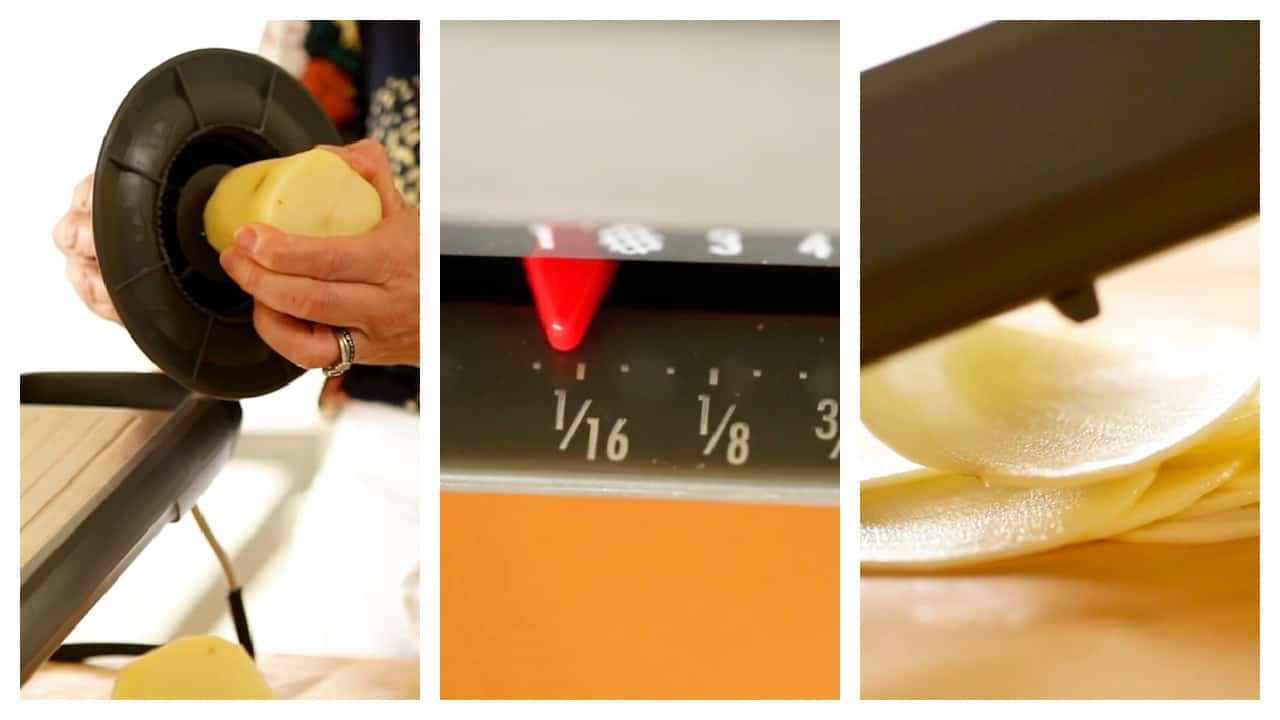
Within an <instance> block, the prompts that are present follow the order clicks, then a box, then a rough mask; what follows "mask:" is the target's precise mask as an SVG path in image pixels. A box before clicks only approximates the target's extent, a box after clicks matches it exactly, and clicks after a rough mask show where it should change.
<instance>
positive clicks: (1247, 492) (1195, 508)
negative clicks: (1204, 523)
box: [1173, 456, 1262, 520]
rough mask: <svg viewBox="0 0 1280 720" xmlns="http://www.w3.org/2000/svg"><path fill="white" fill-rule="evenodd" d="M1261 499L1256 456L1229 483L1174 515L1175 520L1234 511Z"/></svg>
mask: <svg viewBox="0 0 1280 720" xmlns="http://www.w3.org/2000/svg"><path fill="white" fill-rule="evenodd" d="M1261 497H1262V488H1261V483H1260V482H1259V463H1258V458H1257V456H1255V457H1254V458H1253V461H1252V462H1251V463H1250V464H1248V465H1246V466H1245V467H1242V468H1241V469H1240V471H1239V472H1237V473H1236V474H1235V475H1234V476H1232V477H1231V478H1230V479H1229V480H1227V482H1225V483H1223V484H1222V485H1221V486H1220V487H1218V488H1217V489H1216V490H1214V491H1213V492H1211V493H1208V494H1207V495H1205V496H1204V497H1202V498H1200V499H1199V500H1196V501H1195V502H1194V503H1192V504H1191V505H1190V506H1188V507H1186V508H1184V509H1183V510H1182V511H1181V512H1179V513H1178V514H1177V515H1174V516H1173V519H1177V520H1187V519H1190V518H1196V517H1201V516H1204V515H1213V514H1215V513H1220V512H1224V511H1226V510H1234V509H1236V508H1242V507H1244V506H1246V505H1254V504H1257V503H1258V502H1259V501H1260V500H1261Z"/></svg>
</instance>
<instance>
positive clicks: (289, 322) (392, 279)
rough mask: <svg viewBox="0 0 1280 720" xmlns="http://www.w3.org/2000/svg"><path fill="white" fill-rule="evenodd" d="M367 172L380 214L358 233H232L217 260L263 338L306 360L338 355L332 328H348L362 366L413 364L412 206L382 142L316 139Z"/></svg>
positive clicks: (325, 362) (312, 363)
mask: <svg viewBox="0 0 1280 720" xmlns="http://www.w3.org/2000/svg"><path fill="white" fill-rule="evenodd" d="M321 147H323V148H325V149H326V150H329V151H331V152H334V153H337V154H338V155H339V156H340V157H342V158H343V159H344V160H346V161H347V164H349V165H350V166H351V167H352V168H353V169H354V170H355V171H356V172H358V173H359V174H360V175H361V176H362V177H363V178H365V179H366V180H368V181H369V182H370V183H371V184H372V185H373V187H374V188H375V189H376V190H377V191H378V196H379V198H381V200H382V222H381V223H379V224H378V226H377V227H375V228H374V229H373V230H372V231H370V232H369V233H367V234H365V235H357V236H351V237H330V238H318V237H303V236H298V235H289V234H287V233H284V232H282V231H280V230H278V229H276V228H274V227H271V226H269V225H259V224H250V225H246V226H244V227H243V228H240V229H239V230H237V231H236V235H235V241H236V242H235V245H233V246H231V247H230V248H228V249H227V250H226V252H224V253H222V267H223V269H225V270H226V271H227V274H228V275H230V276H231V278H232V279H233V280H235V281H236V283H237V284H238V285H240V287H241V288H243V289H244V291H245V292H247V293H249V294H250V295H252V296H253V298H254V300H255V302H254V311H253V324H254V327H255V328H256V329H257V331H258V334H259V335H260V336H261V337H262V339H263V341H264V342H266V343H267V345H269V346H271V348H272V349H274V350H275V351H276V352H278V353H280V354H281V355H283V356H284V357H285V358H287V359H288V360H290V361H291V362H293V363H294V364H295V365H298V366H299V367H304V368H322V367H328V366H330V365H333V364H335V363H337V362H338V360H339V352H338V341H337V339H336V338H335V336H334V334H333V330H332V328H339V327H340V328H346V329H347V330H348V331H349V332H350V333H351V337H352V339H353V340H355V346H356V362H357V363H359V364H361V365H414V366H417V365H418V364H419V356H418V339H419V326H418V318H419V303H418V294H419V288H418V251H419V235H420V228H419V221H418V211H417V209H416V208H413V207H411V206H410V205H409V204H408V203H407V202H405V199H404V197H403V196H402V195H401V194H400V192H399V191H398V190H396V187H395V182H394V180H393V179H392V175H391V165H390V163H389V162H388V161H387V154H386V151H385V150H384V149H383V147H382V145H380V144H379V143H377V142H376V141H373V140H361V141H360V142H357V143H354V144H352V145H349V146H347V147H337V146H332V145H322V146H321Z"/></svg>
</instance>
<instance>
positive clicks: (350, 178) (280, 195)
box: [204, 148, 382, 252]
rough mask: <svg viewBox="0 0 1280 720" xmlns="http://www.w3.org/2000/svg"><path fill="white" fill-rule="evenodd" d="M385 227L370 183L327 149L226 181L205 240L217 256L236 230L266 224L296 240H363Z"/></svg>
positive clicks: (238, 172)
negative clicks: (344, 237)
mask: <svg viewBox="0 0 1280 720" xmlns="http://www.w3.org/2000/svg"><path fill="white" fill-rule="evenodd" d="M381 221H382V201H381V200H380V199H379V197H378V192H377V191H376V190H374V188H373V186H372V185H370V184H369V182H368V181H367V180H365V179H364V178H362V177H360V174H359V173H357V172H356V171H355V170H353V169H352V168H351V166H350V165H348V164H347V162H346V161H345V160H343V159H342V158H341V157H339V156H338V155H336V154H335V153H332V152H330V151H328V150H325V149H323V148H313V149H311V150H308V151H306V152H302V153H298V154H296V155H289V156H287V157H282V158H275V159H272V160H262V161H260V162H255V163H249V164H248V165H241V166H240V167H238V168H235V169H234V170H232V171H231V172H229V173H227V174H226V175H225V176H223V178H222V180H220V181H219V182H218V185H217V187H215V188H214V190H213V194H212V195H211V196H209V202H208V203H207V204H206V205H205V208H204V229H205V237H206V238H207V239H208V241H209V244H210V245H212V246H213V247H214V249H216V250H217V251H218V252H222V251H224V250H226V249H227V248H229V247H231V245H232V242H233V236H234V235H235V232H236V230H239V229H240V227H241V226H243V225H246V224H248V223H263V224H267V225H271V226H274V227H277V228H279V229H281V230H283V231H284V232H287V233H290V234H294V235H305V236H312V237H333V236H340V235H358V234H361V233H366V232H369V231H370V230H372V229H373V228H374V227H376V226H377V225H378V223H379V222H381Z"/></svg>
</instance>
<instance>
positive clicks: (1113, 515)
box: [861, 469, 1155, 570]
mask: <svg viewBox="0 0 1280 720" xmlns="http://www.w3.org/2000/svg"><path fill="white" fill-rule="evenodd" d="M1154 479H1155V470H1154V469H1150V470H1146V471H1143V472H1139V473H1134V474H1132V475H1125V476H1121V477H1118V478H1113V479H1111V480H1107V481H1104V482H1099V483H1094V484H1091V485H1085V486H1079V487H1060V488H1013V487H1003V486H992V485H989V484H986V483H984V482H983V481H982V480H979V479H977V478H974V477H966V476H963V475H943V476H937V477H929V478H925V479H922V480H917V481H914V482H906V483H899V484H893V485H886V486H880V487H870V488H866V487H864V488H862V523H861V557H862V562H863V566H864V567H866V568H881V569H893V568H907V569H913V570H919V569H930V568H944V567H949V566H956V565H966V564H971V563H975V562H979V561H986V560H995V559H998V558H1003V557H1010V556H1013V555H1023V554H1027V553H1031V552H1036V551H1041V550H1049V549H1051V548H1056V547H1060V546H1063V545H1067V544H1070V543H1072V542H1075V541H1077V540H1079V539H1081V538H1089V537H1092V536H1093V535H1094V534H1095V532H1096V531H1097V530H1098V528H1101V527H1104V526H1106V525H1108V524H1109V523H1112V522H1115V520H1116V519H1117V518H1118V517H1120V516H1121V515H1123V514H1124V513H1125V512H1126V511H1127V510H1128V509H1129V508H1131V507H1133V505H1134V503H1136V502H1137V501H1138V499H1139V498H1140V497H1141V496H1142V494H1143V492H1145V491H1146V489H1147V488H1148V487H1150V485H1151V483H1152V481H1153V480H1154Z"/></svg>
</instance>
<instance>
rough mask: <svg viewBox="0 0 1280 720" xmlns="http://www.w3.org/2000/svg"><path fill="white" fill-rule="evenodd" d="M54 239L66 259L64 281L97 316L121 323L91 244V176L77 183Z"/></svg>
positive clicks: (54, 231)
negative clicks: (69, 205) (65, 279)
mask: <svg viewBox="0 0 1280 720" xmlns="http://www.w3.org/2000/svg"><path fill="white" fill-rule="evenodd" d="M53 242H54V244H55V245H57V246H58V249H59V250H61V251H62V254H63V255H65V256H66V258H67V280H68V281H70V283H71V287H73V288H75V291H76V294H77V295H79V296H80V300H81V301H83V302H84V304H85V305H86V306H87V307H88V308H89V309H90V310H92V311H93V312H94V313H95V314H96V315H98V316H99V317H103V318H106V319H107V320H111V321H113V322H117V323H118V322H120V316H119V315H118V314H117V313H116V309H115V306H114V305H112V303H111V298H110V296H108V295H107V286H106V284H105V283H103V281H102V271H101V270H100V269H99V267H98V252H97V249H96V248H95V247H94V244H93V176H92V175H90V176H88V177H86V178H85V179H84V180H81V181H80V183H79V184H77V185H76V188H75V191H74V192H73V193H72V197H71V208H70V209H68V210H67V213H66V214H65V215H63V216H62V219H60V220H59V221H58V224H57V225H55V226H54V228H53Z"/></svg>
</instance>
